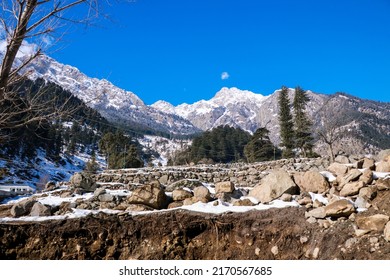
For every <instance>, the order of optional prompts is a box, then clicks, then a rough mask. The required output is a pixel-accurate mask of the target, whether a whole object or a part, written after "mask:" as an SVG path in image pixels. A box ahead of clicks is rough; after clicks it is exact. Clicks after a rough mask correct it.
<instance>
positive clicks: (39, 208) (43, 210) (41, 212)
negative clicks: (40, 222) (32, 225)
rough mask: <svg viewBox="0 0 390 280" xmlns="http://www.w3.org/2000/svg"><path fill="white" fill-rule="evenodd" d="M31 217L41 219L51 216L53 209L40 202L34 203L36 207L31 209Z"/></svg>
mask: <svg viewBox="0 0 390 280" xmlns="http://www.w3.org/2000/svg"><path fill="white" fill-rule="evenodd" d="M30 216H33V217H41V216H51V208H50V207H49V206H46V205H43V204H42V203H40V202H37V203H34V206H33V207H32V209H31V212H30Z"/></svg>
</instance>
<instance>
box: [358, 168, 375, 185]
mask: <svg viewBox="0 0 390 280" xmlns="http://www.w3.org/2000/svg"><path fill="white" fill-rule="evenodd" d="M373 179H374V173H373V172H372V170H371V169H365V170H364V171H363V174H362V175H361V176H360V178H359V180H360V181H362V182H364V183H365V184H366V185H369V184H371V183H372V181H373Z"/></svg>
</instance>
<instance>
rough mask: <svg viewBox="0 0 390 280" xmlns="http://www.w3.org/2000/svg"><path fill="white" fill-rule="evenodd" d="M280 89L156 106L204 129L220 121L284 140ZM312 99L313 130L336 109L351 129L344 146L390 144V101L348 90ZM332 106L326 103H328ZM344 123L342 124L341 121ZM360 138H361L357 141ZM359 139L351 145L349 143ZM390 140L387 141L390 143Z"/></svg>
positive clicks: (360, 147)
mask: <svg viewBox="0 0 390 280" xmlns="http://www.w3.org/2000/svg"><path fill="white" fill-rule="evenodd" d="M279 93H280V90H276V91H275V92H273V93H272V94H270V95H267V96H263V95H261V94H256V93H253V92H250V91H243V90H239V89H237V88H230V89H229V88H222V89H221V90H220V91H219V92H217V94H216V95H215V96H214V97H213V98H211V99H210V100H201V101H198V102H195V103H194V104H181V105H178V106H176V107H175V106H173V105H171V104H170V103H168V102H165V101H158V102H156V103H155V104H153V105H152V106H153V107H154V108H157V109H159V110H163V111H165V112H170V113H172V114H177V115H179V116H181V117H183V118H186V119H187V120H189V121H190V122H192V123H193V124H194V125H195V126H197V127H199V128H201V129H202V130H208V129H212V128H214V127H217V126H219V125H226V124H227V125H231V126H235V127H240V128H242V129H244V130H247V131H250V132H254V131H255V130H256V129H257V128H259V127H266V128H267V129H268V130H269V131H270V138H271V141H272V142H274V143H275V144H279V142H280V137H279V136H280V133H279V120H278V111H279V109H278V96H279ZM294 93H295V90H294V89H291V88H290V89H289V98H290V100H291V101H292V99H293V98H294ZM307 95H308V97H309V98H310V101H309V102H308V104H307V108H306V111H307V114H308V115H309V117H310V119H311V120H312V121H313V133H314V134H315V132H316V131H317V130H318V129H319V127H320V126H321V124H323V123H324V122H326V116H327V115H328V116H329V113H327V110H330V109H332V110H334V109H335V108H337V110H336V113H337V114H340V116H343V115H344V116H345V117H344V119H343V120H342V122H341V123H342V126H343V127H344V128H346V131H348V134H349V135H348V137H345V139H347V140H346V141H344V142H345V143H344V144H340V145H343V147H341V148H340V150H344V151H347V150H348V149H350V150H351V151H349V152H350V153H351V154H352V153H355V152H356V151H373V150H375V149H378V148H379V149H383V148H386V147H387V148H388V147H389V144H390V103H382V102H375V101H369V100H362V99H360V98H357V97H353V96H350V95H346V94H335V95H325V94H318V93H314V92H312V91H307ZM327 103H329V104H328V106H324V105H325V104H327ZM340 125H341V124H340ZM356 139H358V141H355V140H356ZM352 142H353V143H355V144H354V145H349V144H348V143H352ZM386 142H387V145H386Z"/></svg>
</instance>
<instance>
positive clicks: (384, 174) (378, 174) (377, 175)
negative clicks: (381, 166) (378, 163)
mask: <svg viewBox="0 0 390 280" xmlns="http://www.w3.org/2000/svg"><path fill="white" fill-rule="evenodd" d="M372 173H373V177H374V179H386V178H390V172H376V171H374V172H372Z"/></svg>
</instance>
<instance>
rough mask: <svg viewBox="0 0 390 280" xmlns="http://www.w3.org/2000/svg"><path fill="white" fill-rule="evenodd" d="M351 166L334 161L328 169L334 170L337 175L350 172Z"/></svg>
mask: <svg viewBox="0 0 390 280" xmlns="http://www.w3.org/2000/svg"><path fill="white" fill-rule="evenodd" d="M348 170H349V168H348V166H345V165H344V164H341V163H338V162H334V163H332V164H331V165H329V167H328V171H330V172H332V173H333V174H335V175H336V176H342V175H344V174H346V173H347V172H348Z"/></svg>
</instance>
